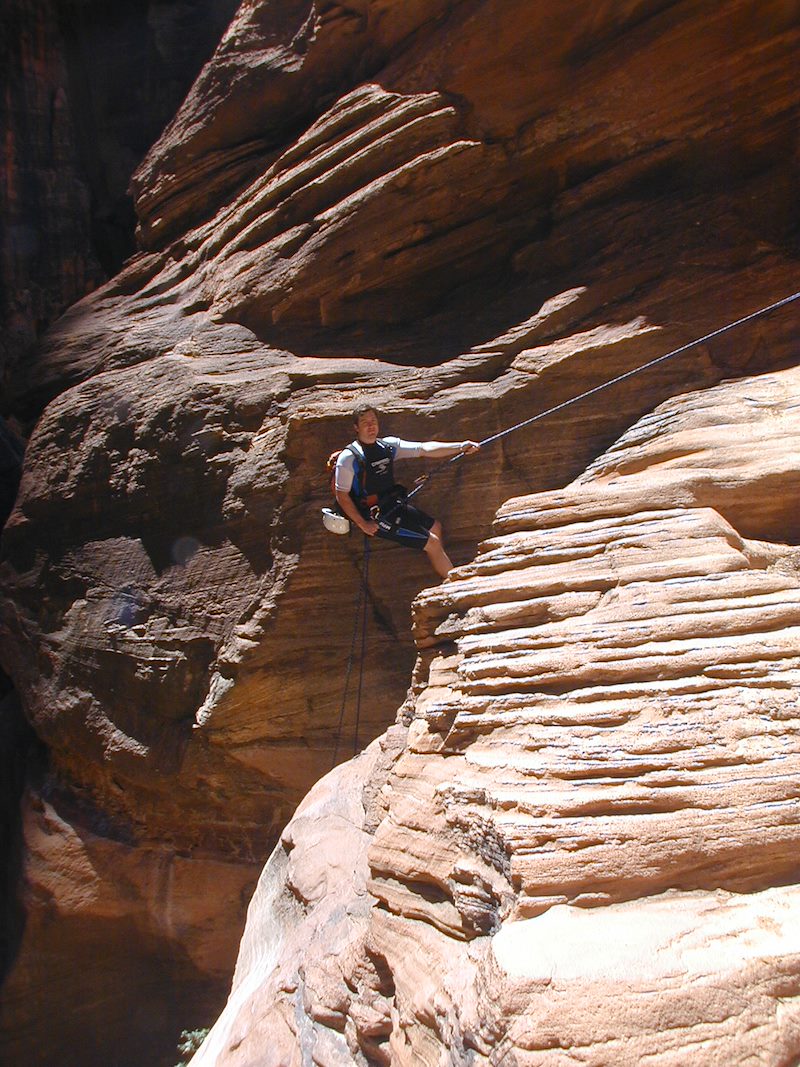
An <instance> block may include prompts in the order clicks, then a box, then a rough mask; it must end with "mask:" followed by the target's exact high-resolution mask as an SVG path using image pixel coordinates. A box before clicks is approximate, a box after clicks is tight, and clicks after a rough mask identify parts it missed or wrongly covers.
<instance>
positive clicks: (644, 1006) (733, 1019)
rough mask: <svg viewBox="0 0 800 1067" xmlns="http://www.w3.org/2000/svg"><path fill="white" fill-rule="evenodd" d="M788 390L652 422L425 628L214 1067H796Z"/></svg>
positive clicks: (723, 391) (323, 816)
mask: <svg viewBox="0 0 800 1067" xmlns="http://www.w3.org/2000/svg"><path fill="white" fill-rule="evenodd" d="M798 384H800V372H798V371H797V370H792V371H790V372H784V373H783V374H779V375H769V376H765V377H762V378H756V379H747V380H744V381H742V382H740V383H731V384H726V385H723V386H719V387H717V388H715V389H712V390H707V391H705V392H702V393H697V394H689V395H688V396H686V397H681V398H678V399H676V400H674V401H670V402H668V403H666V404H664V405H662V406H661V407H660V408H659V409H657V410H656V411H655V412H654V414H653V415H652V416H650V417H647V418H645V419H643V420H642V421H641V422H640V423H639V424H637V425H636V426H635V427H634V428H633V430H632V431H631V432H630V433H628V434H626V435H624V436H623V437H622V438H621V440H620V441H619V442H618V443H617V445H615V446H614V448H612V449H611V450H610V451H609V452H607V453H606V454H605V455H604V456H603V457H601V459H600V460H598V462H597V463H596V464H594V465H593V467H592V469H591V470H590V471H589V472H587V474H586V475H585V476H584V477H582V478H581V479H579V480H578V481H577V482H575V483H573V484H572V485H571V486H569V487H567V488H566V489H565V490H563V491H559V492H552V493H545V494H538V495H532V496H525V497H519V498H517V499H515V500H511V501H509V502H507V503H506V504H505V505H503V507H502V508H501V509H500V511H499V512H498V515H497V519H496V522H495V528H494V535H493V536H492V537H491V538H490V539H489V540H488V541H486V542H484V543H483V544H482V545H481V548H480V551H479V553H478V555H477V557H476V559H475V561H474V562H473V563H470V564H466V565H464V566H462V567H460V568H458V569H457V570H456V571H454V572H453V573H452V574H451V576H450V577H449V578H448V579H447V580H446V581H445V582H444V583H443V584H442V585H441V586H440V587H439V588H437V589H435V590H429V591H426V592H425V593H423V594H421V595H420V596H419V597H418V598H417V600H416V603H415V634H416V638H417V643H418V646H419V648H420V654H419V658H418V662H417V671H416V677H415V685H414V690H413V693H412V695H411V697H410V699H409V700H408V702H407V703H406V704H405V705H404V706H403V708H401V712H400V716H399V719H398V722H397V724H396V725H395V726H394V727H392V728H391V729H390V730H389V731H388V732H387V733H386V734H385V735H384V737H383V738H381V739H380V740H379V741H377V742H375V743H374V744H373V745H372V746H371V747H370V749H369V750H368V751H367V752H366V753H364V754H363V755H362V756H361V757H359V758H358V759H357V760H354V761H352V763H351V764H349V765H348V766H347V767H346V768H342V769H339V770H338V771H336V772H334V773H333V774H332V775H330V776H329V777H327V778H326V779H324V780H323V782H321V783H320V784H319V785H318V786H317V787H316V788H315V789H314V790H313V791H312V792H311V794H310V795H309V797H308V798H307V799H306V801H305V802H304V804H303V806H302V807H301V808H300V810H299V811H298V813H297V816H296V817H295V819H294V820H293V821H292V822H291V823H290V824H289V826H288V827H287V829H286V831H285V832H284V834H283V837H282V841H281V844H280V845H279V846H278V847H277V849H276V851H275V854H274V855H273V857H272V859H271V860H270V862H269V864H268V865H267V868H266V870H265V872H264V875H263V876H262V880H261V884H260V886H259V889H258V891H257V893H256V896H255V897H254V900H253V903H252V905H251V910H250V917H249V921H248V928H247V931H246V933H245V939H244V942H243V945H242V951H241V954H240V959H239V965H238V968H237V974H236V979H235V982H234V988H233V992H232V994H231V998H230V1001H229V1005H228V1008H227V1009H226V1012H225V1013H224V1014H223V1016H222V1018H221V1019H220V1021H219V1022H218V1023H217V1025H216V1027H215V1029H214V1030H213V1031H212V1034H211V1036H210V1037H209V1039H208V1041H207V1042H206V1044H205V1045H204V1047H203V1049H202V1050H201V1052H200V1053H199V1054H198V1056H197V1057H196V1058H195V1060H194V1061H193V1063H194V1064H195V1065H196V1067H209V1065H211V1064H215V1065H218V1067H222V1065H223V1064H239V1063H249V1062H254V1061H255V1060H257V1061H258V1062H259V1063H263V1064H265V1065H268V1064H275V1065H277V1064H282V1065H285V1064H291V1063H298V1064H299V1063H300V1062H303V1060H304V1057H313V1058H314V1059H315V1061H316V1062H321V1063H326V1064H335V1063H341V1064H350V1063H369V1064H380V1063H386V1064H389V1063H391V1064H392V1065H395V1067H400V1065H402V1064H409V1065H411V1064H414V1065H419V1064H431V1065H433V1064H440V1063H445V1062H446V1063H452V1064H466V1063H486V1064H490V1063H491V1064H498V1063H514V1064H522V1065H524V1064H531V1065H533V1064H536V1065H539V1067H541V1065H545V1064H554V1065H555V1064H567V1063H577V1062H580V1063H586V1064H598V1065H599V1064H604V1063H608V1062H610V1061H613V1062H614V1063H620V1064H631V1065H633V1064H639V1063H642V1062H643V1061H644V1060H645V1059H647V1060H649V1059H651V1058H652V1059H653V1060H654V1062H658V1063H660V1064H676V1065H677V1064H685V1063H687V1062H703V1063H705V1064H720V1065H721V1064H743V1063H747V1062H759V1063H764V1064H766V1063H770V1064H777V1063H784V1062H793V1061H794V1059H796V1057H797V1055H798V1053H800V983H798V977H797V974H798V971H797V962H798V954H799V953H800V943H798V940H797V936H796V926H797V920H798V908H800V895H799V894H800V890H798V885H797V876H798V864H797V847H798V840H800V789H799V788H798V771H800V730H799V729H798V724H800V703H799V702H798V696H797V681H798V678H799V677H800V673H799V672H800V554H799V551H798V549H797V547H796V546H795V545H794V544H793V542H794V540H796V534H797V526H796V509H795V506H794V500H795V492H796V488H797V479H798V476H800V465H798V461H797V456H798V454H800V453H799V452H798V447H797V446H798V445H799V444H800V417H799V416H798V411H797V405H796V404H795V403H794V399H793V398H794V397H795V396H796V393H797V388H798ZM723 514H724V515H726V516H727V518H726V517H723ZM739 522H741V525H742V526H743V527H746V528H747V529H748V532H749V533H750V535H751V537H752V536H753V535H755V534H757V533H759V532H763V535H764V539H763V540H758V541H755V540H748V539H745V538H743V537H742V536H741V534H740V533H739V532H738V530H737V529H736V526H735V525H734V523H736V524H738V523H739ZM759 526H760V529H759ZM787 542H788V543H787ZM333 841H336V842H340V843H341V849H342V851H341V852H340V853H334V854H333V855H332V854H331V848H332V846H331V842H333ZM320 842H322V843H326V842H327V847H323V848H320V845H319V843H320ZM268 1035H269V1036H268Z"/></svg>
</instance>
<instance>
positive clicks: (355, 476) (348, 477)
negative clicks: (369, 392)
mask: <svg viewBox="0 0 800 1067" xmlns="http://www.w3.org/2000/svg"><path fill="white" fill-rule="evenodd" d="M353 425H354V427H355V431H356V439H355V440H354V441H352V442H351V443H350V444H349V445H347V447H346V448H343V449H342V451H341V452H340V453H339V455H338V458H337V460H336V467H335V472H334V492H335V496H336V502H337V504H338V505H339V507H340V508H341V510H342V512H343V513H344V515H345V516H346V517H347V518H348V519H349V520H350V521H351V522H352V523H354V524H355V525H356V526H357V527H358V528H359V529H360V530H362V531H363V532H364V533H365V534H366V535H367V537H383V538H386V540H388V541H396V542H397V543H398V544H400V545H405V546H406V547H407V548H414V549H417V550H418V551H422V552H424V553H425V554H426V555H427V557H428V559H429V560H430V562H431V566H432V567H433V569H434V570H435V571H436V573H437V574H438V575H440V577H442V578H444V577H445V575H446V574H447V573H448V571H449V570H450V569H451V567H452V566H453V564H452V563H451V561H450V558H449V557H448V555H447V553H446V552H445V549H444V542H443V535H442V525H441V523H440V522H439V520H438V519H434V518H433V517H432V516H431V515H428V514H426V513H425V512H424V511H422V510H421V509H420V508H417V507H414V505H413V504H410V503H409V502H408V501H407V500H406V499H405V498H406V491H405V489H404V488H403V487H402V486H400V485H398V484H397V483H396V482H395V478H394V461H395V460H396V459H413V458H416V457H418V456H429V457H430V458H432V459H446V458H447V457H449V456H456V455H459V454H460V453H469V452H477V451H478V449H479V447H480V446H479V445H478V444H477V443H476V442H475V441H457V442H454V441H403V440H401V439H400V438H399V437H379V436H378V435H379V433H380V425H379V421H378V413H377V412H376V411H375V409H374V408H373V407H370V406H369V405H366V404H365V405H363V406H361V407H359V408H357V409H356V410H355V412H354V413H353Z"/></svg>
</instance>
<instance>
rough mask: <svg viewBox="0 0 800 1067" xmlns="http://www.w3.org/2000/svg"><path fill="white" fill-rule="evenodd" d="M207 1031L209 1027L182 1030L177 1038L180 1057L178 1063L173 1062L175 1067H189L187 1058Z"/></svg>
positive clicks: (205, 1036) (194, 1050) (195, 1050)
mask: <svg viewBox="0 0 800 1067" xmlns="http://www.w3.org/2000/svg"><path fill="white" fill-rule="evenodd" d="M208 1031H209V1027H206V1028H205V1029H204V1030H184V1031H183V1032H182V1034H181V1036H180V1039H179V1040H178V1052H180V1054H181V1057H182V1058H181V1060H180V1062H179V1063H176V1064H175V1067H189V1060H190V1059H191V1058H192V1056H194V1054H195V1052H197V1050H198V1049H199V1048H200V1046H201V1045H202V1044H203V1042H204V1041H205V1039H206V1038H207V1037H208Z"/></svg>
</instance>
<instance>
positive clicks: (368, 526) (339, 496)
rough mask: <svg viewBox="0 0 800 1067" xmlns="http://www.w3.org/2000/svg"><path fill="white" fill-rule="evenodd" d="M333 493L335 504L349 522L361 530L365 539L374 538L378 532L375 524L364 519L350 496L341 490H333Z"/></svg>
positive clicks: (370, 520)
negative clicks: (365, 536)
mask: <svg viewBox="0 0 800 1067" xmlns="http://www.w3.org/2000/svg"><path fill="white" fill-rule="evenodd" d="M335 493H336V503H337V504H338V505H339V507H340V508H341V509H342V511H343V512H344V513H345V515H346V516H347V517H348V519H349V520H350V522H352V523H355V525H356V526H357V527H358V528H359V530H362V531H363V532H364V533H365V534H366V535H367V537H374V536H375V534H376V533H377V532H378V524H377V522H373V521H372V519H365V518H364V516H363V515H362V514H361V512H360V511H359V510H358V508H357V507H356V506H355V504H354V503H353V498H352V497H351V496H350V494H349V493H345V492H344V491H343V490H341V489H337V490H335Z"/></svg>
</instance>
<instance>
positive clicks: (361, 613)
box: [333, 291, 800, 766]
mask: <svg viewBox="0 0 800 1067" xmlns="http://www.w3.org/2000/svg"><path fill="white" fill-rule="evenodd" d="M795 300H800V291H798V292H796V293H792V295H791V296H786V297H784V298H783V299H782V300H777V301H776V302H775V303H774V304H768V305H767V306H766V307H763V308H759V310H758V311H753V312H751V313H750V314H749V315H744V316H743V317H742V318H740V319H736V320H735V321H734V322H729V323H728V324H727V325H726V326H721V327H720V328H719V329H717V330H712V331H711V333H707V334H705V335H704V336H703V337H698V338H697V339H696V340H694V341H689V342H687V343H686V344H684V345H680V346H679V347H678V348H673V349H672V351H671V352H666V353H665V354H664V355H663V356H657V357H656V358H655V359H651V360H649V361H648V362H647V363H642V364H641V366H639V367H634V368H633V369H632V370H629V371H625V372H624V374H618V375H617V376H616V378H611V379H609V381H607V382H602V383H601V384H600V385H595V386H594V387H593V388H592V389H586V390H585V391H584V392H582V393H578V395H577V396H573V397H570V398H569V400H563V401H562V402H561V403H560V404H554V405H553V407H550V408H546V409H545V410H544V411H540V412H538V413H537V414H536V415H532V416H531V417H530V418H529V419H523V420H522V421H521V422H516V423H514V425H513V426H508V427H506V429H505V430H500V431H499V433H495V434H492V435H491V436H490V437H485V438H484V439H483V440H482V441H479V442H478V445H479V447H480V448H483V447H484V446H485V445H489V444H492V443H493V442H494V441H499V440H500V439H501V438H502V437H507V436H508V434H510V433H515V432H516V431H517V430H521V429H522V428H523V427H525V426H530V425H531V424H532V423H534V422H539V421H540V420H541V419H545V418H547V416H548V415H553V414H555V413H556V412H557V411H563V410H564V408H567V407H569V406H570V405H571V404H577V403H578V402H579V401H581V400H585V399H586V398H587V397H590V396H594V395H595V394H597V393H599V392H602V390H603V389H610V388H611V386H612V385H618V384H619V383H620V382H624V381H626V380H627V379H628V378H632V377H633V376H634V375H635V374H641V373H642V372H643V371H646V370H650V368H651V367H656V366H658V364H659V363H665V362H666V361H667V360H668V359H674V357H675V356H679V355H681V354H682V353H683V352H688V351H689V350H690V349H692V348H696V347H697V346H698V345H702V344H705V343H706V342H708V341H712V340H713V339H714V338H715V337H720V336H721V335H722V334H724V333H728V332H729V331H730V330H735V329H737V327H739V326H744V325H745V323H748V322H752V321H753V320H754V319H758V318H761V317H762V316H763V315H769V314H770V313H771V312H773V311H777V310H778V309H779V308H782V307H786V305H787V304H791V303H793V302H794V301H795ZM466 455H469V453H467V452H458V453H456V455H455V456H450V457H449V458H448V459H445V460H443V461H442V462H441V463H438V464H437V465H436V466H435V467H433V468H432V469H431V470H430V471H428V473H427V474H423V475H422V476H421V477H420V478H418V479H417V482H416V484H415V486H414V488H413V489H412V490H411V491H410V492H409V493H408V494H407V496H405V497H404V498H403V499H402V500H398V501H397V503H395V504H394V505H393V506H392V507H391V508H389V509H388V510H387V511H386V512H384V513H383V514H382V515H381V521H383V522H385V521H388V520H389V519H390V518H391V517H392V516H393V515H394V514H395V512H396V511H398V510H399V509H400V508H401V507H402V506H403V505H404V504H405V502H406V501H407V500H410V499H411V498H412V497H413V496H416V494H417V493H419V492H420V491H421V490H422V489H424V487H425V485H426V484H427V483H428V482H429V481H430V479H431V478H433V477H434V475H436V474H438V473H439V472H440V471H442V470H444V469H445V467H448V466H450V464H451V463H457V462H458V461H459V460H460V459H463V458H464V456H466ZM369 551H370V538H369V537H367V536H366V535H365V537H364V575H363V580H362V582H361V583H360V584H359V587H358V598H357V601H356V614H355V624H354V626H353V638H352V641H351V644H350V658H349V660H348V662H347V673H346V675H345V683H344V695H343V696H342V706H341V709H340V711H339V725H338V727H337V730H336V745H335V747H334V750H333V766H336V757H337V755H338V752H339V743H340V739H341V733H342V724H343V722H344V710H345V704H346V701H347V692H348V688H349V685H350V674H351V671H352V668H353V660H354V657H355V647H356V636H357V633H358V624H359V620H361V660H360V666H359V674H358V695H357V700H356V724H355V733H354V737H353V755H355V754H356V752H357V751H358V731H359V726H360V719H361V690H362V683H363V678H364V652H365V649H366V636H367V598H366V596H365V595H364V594H365V591H366V588H367V577H368V573H369Z"/></svg>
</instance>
